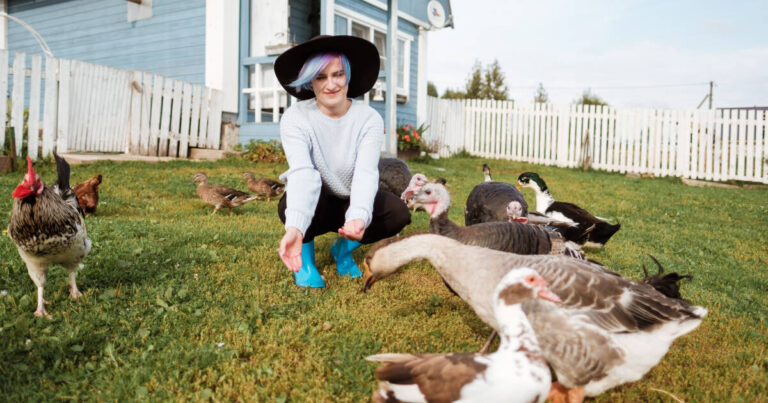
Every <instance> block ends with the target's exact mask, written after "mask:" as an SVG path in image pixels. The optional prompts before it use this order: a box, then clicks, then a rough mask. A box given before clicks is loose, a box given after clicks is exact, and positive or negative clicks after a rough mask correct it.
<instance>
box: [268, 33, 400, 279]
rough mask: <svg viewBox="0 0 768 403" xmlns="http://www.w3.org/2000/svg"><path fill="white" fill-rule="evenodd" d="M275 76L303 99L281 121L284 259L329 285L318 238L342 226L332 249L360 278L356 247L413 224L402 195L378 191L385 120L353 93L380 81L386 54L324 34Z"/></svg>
mask: <svg viewBox="0 0 768 403" xmlns="http://www.w3.org/2000/svg"><path fill="white" fill-rule="evenodd" d="M275 74H276V75H277V78H278V80H279V81H280V84H281V85H282V86H283V88H284V89H285V90H286V91H287V92H288V93H289V94H291V95H293V96H294V97H296V98H298V99H299V100H301V101H300V102H297V103H295V104H294V105H292V106H291V107H290V108H288V110H286V111H285V113H284V114H283V117H282V119H281V121H280V139H281V141H282V143H283V148H284V149H285V156H286V158H287V159H288V167H289V169H288V171H287V172H285V173H284V174H283V175H281V179H282V180H284V181H285V182H286V191H285V194H284V195H283V197H282V199H280V202H279V204H278V215H279V216H280V220H282V221H283V223H284V224H285V235H284V236H283V238H282V240H281V241H280V258H281V259H282V260H283V262H284V263H285V265H286V266H287V267H288V269H290V270H291V271H293V272H294V275H295V280H296V284H297V285H298V286H300V287H324V286H325V282H324V281H323V278H322V277H321V276H320V273H319V272H318V271H317V267H315V245H314V239H315V237H316V236H318V235H322V234H325V233H328V232H332V231H335V232H338V233H339V235H340V237H339V238H338V239H337V240H336V241H335V242H334V243H333V245H332V246H331V254H332V255H333V257H334V259H335V260H336V271H337V273H338V274H339V275H341V276H347V275H348V276H350V277H352V278H354V277H360V276H361V275H362V273H361V272H360V269H359V268H358V267H357V265H356V264H355V261H354V259H353V258H352V251H353V250H355V249H356V248H358V247H359V246H360V245H361V244H368V243H372V242H376V241H378V240H380V239H384V238H387V237H390V236H393V235H395V234H397V233H398V232H400V230H401V229H403V227H405V226H406V225H408V224H409V223H410V222H411V217H410V212H409V210H408V208H407V207H406V205H405V204H404V203H403V202H402V201H401V200H400V199H399V198H398V197H397V196H395V195H394V194H391V193H389V192H379V191H378V184H379V172H378V161H379V154H380V153H381V146H382V141H383V139H384V126H383V120H382V118H381V116H380V115H379V114H378V112H376V111H375V110H374V109H373V108H371V107H370V106H368V105H366V104H365V103H362V102H358V101H355V100H353V99H352V98H355V97H358V96H360V95H363V94H364V93H366V92H367V91H368V90H370V89H371V88H372V87H373V84H374V83H375V82H376V79H377V77H378V74H379V53H378V51H377V50H376V47H375V46H374V45H373V44H372V43H371V42H369V41H367V40H365V39H361V38H356V37H352V36H320V37H316V38H313V39H311V40H309V41H307V42H305V43H303V44H301V45H299V46H295V47H293V48H291V49H289V50H287V51H286V52H284V53H283V54H282V55H280V57H278V58H277V60H276V61H275Z"/></svg>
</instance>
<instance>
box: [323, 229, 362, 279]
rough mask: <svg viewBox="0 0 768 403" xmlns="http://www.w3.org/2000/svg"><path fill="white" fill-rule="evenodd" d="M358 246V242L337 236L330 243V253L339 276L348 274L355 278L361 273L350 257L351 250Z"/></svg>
mask: <svg viewBox="0 0 768 403" xmlns="http://www.w3.org/2000/svg"><path fill="white" fill-rule="evenodd" d="M358 247H360V242H358V241H350V240H349V239H346V238H339V239H337V240H336V242H334V243H333V245H331V255H333V258H334V259H335V260H336V272H337V273H339V275H340V276H346V275H349V276H350V277H352V278H357V277H360V276H362V275H363V273H362V272H361V271H360V269H359V268H358V267H357V264H355V259H353V258H352V251H353V250H355V249H357V248H358Z"/></svg>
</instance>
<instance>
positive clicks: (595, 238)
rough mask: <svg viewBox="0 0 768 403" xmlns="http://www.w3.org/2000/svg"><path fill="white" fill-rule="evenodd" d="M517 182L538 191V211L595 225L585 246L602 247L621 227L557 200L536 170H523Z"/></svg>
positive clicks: (576, 222)
mask: <svg viewBox="0 0 768 403" xmlns="http://www.w3.org/2000/svg"><path fill="white" fill-rule="evenodd" d="M517 184H518V186H519V187H520V188H524V187H527V188H531V189H533V191H534V192H536V211H537V212H539V213H541V214H544V215H546V216H547V217H550V218H552V219H554V220H557V221H563V222H568V223H571V225H572V226H574V227H581V228H586V227H589V226H591V225H594V226H595V229H594V230H593V231H591V232H590V233H589V236H588V240H587V242H586V244H585V245H584V246H585V247H588V248H602V247H603V246H604V245H605V243H606V242H608V240H609V239H611V237H612V236H613V234H615V233H616V232H617V231H618V230H619V229H620V228H621V224H615V225H612V224H609V223H608V222H606V221H605V220H604V219H602V218H599V217H595V216H594V215H592V214H591V213H589V212H588V211H587V210H584V209H583V208H581V207H579V206H577V205H575V204H573V203H567V202H559V201H555V199H554V197H552V194H550V193H549V189H548V188H547V184H546V183H544V180H543V179H541V176H539V175H538V174H537V173H535V172H523V173H522V174H520V176H519V177H518V178H517Z"/></svg>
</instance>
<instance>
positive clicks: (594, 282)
mask: <svg viewBox="0 0 768 403" xmlns="http://www.w3.org/2000/svg"><path fill="white" fill-rule="evenodd" d="M422 259H426V260H428V261H429V262H430V263H431V264H432V266H434V267H435V268H436V269H437V271H438V272H439V273H440V275H441V276H442V278H443V280H444V281H445V282H446V283H447V284H448V285H449V286H450V287H451V288H452V289H453V290H454V291H455V292H456V293H457V294H458V295H459V296H460V297H461V298H462V299H463V300H464V301H466V302H467V303H468V304H469V305H470V306H471V307H472V309H473V310H474V311H475V312H476V313H477V315H478V316H479V317H480V319H482V320H483V322H485V323H487V324H488V325H490V326H491V327H492V328H494V329H496V330H497V331H498V330H501V329H502V326H501V324H500V323H499V322H498V321H497V319H496V316H495V315H494V314H493V307H494V300H493V298H492V296H493V295H494V290H495V289H496V287H497V286H498V284H499V282H500V281H501V279H502V278H503V277H504V275H506V274H507V273H508V272H510V271H512V270H516V269H517V268H520V267H529V268H531V269H533V270H534V271H536V273H538V274H539V275H540V276H541V277H542V278H543V279H544V280H545V281H546V282H547V283H549V288H550V290H551V291H552V292H553V293H554V294H555V295H557V296H558V297H559V298H560V299H561V300H562V303H560V304H554V303H551V302H549V301H543V300H541V299H535V300H528V301H525V302H524V303H523V304H522V308H523V311H524V312H525V314H526V317H527V318H528V321H529V322H530V323H531V325H532V327H533V330H534V332H535V333H536V337H537V338H538V341H539V344H540V345H541V349H542V352H543V355H544V357H545V359H546V360H547V362H548V363H549V364H550V366H551V367H552V368H553V370H554V372H555V374H556V375H557V380H558V383H557V384H554V385H553V389H552V393H551V394H550V395H551V396H552V397H559V398H567V399H568V400H569V401H580V400H582V399H583V397H584V395H585V394H586V396H596V395H598V394H600V393H602V392H604V391H606V390H608V389H610V388H613V387H615V386H618V385H621V384H624V383H627V382H634V381H637V380H639V379H640V378H642V377H643V375H645V374H646V373H647V372H648V371H649V370H650V369H651V368H653V367H654V366H655V365H656V364H658V363H659V361H661V359H662V358H663V357H664V355H665V354H666V353H667V351H668V350H669V347H670V346H671V344H672V343H673V342H674V341H675V339H677V338H678V337H681V336H683V335H685V334H687V333H689V332H691V331H693V330H694V329H696V328H697V327H698V326H699V324H700V323H701V321H702V319H703V318H704V317H705V316H706V314H707V310H706V309H705V308H703V307H700V306H693V305H690V304H688V303H686V302H684V301H682V300H680V299H675V298H669V297H667V296H665V295H663V294H662V293H660V292H659V291H657V290H656V289H654V288H653V287H652V286H651V285H649V284H644V283H638V282H635V281H632V280H630V279H627V278H624V277H622V276H620V275H618V274H616V273H614V272H611V271H609V270H607V269H605V268H604V267H602V266H600V265H597V264H593V263H590V262H587V261H583V260H578V259H571V258H567V257H564V256H546V255H535V256H526V255H517V254H513V253H506V252H501V251H495V250H489V249H487V248H481V247H477V246H471V245H464V244H462V243H461V242H458V241H456V240H453V239H450V238H447V237H444V236H439V235H435V234H417V235H411V236H408V237H404V238H390V239H388V240H384V241H381V242H379V243H378V244H376V245H375V246H374V247H373V248H371V249H370V250H369V252H368V254H367V255H366V257H365V260H364V267H365V286H364V289H363V290H364V291H367V290H368V289H370V287H371V285H373V284H374V283H375V281H377V280H381V279H383V278H386V277H388V276H389V275H391V274H393V273H395V272H397V271H398V269H399V268H400V267H402V266H404V265H406V264H408V263H410V262H412V261H416V260H422Z"/></svg>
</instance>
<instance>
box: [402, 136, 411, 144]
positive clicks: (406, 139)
mask: <svg viewBox="0 0 768 403" xmlns="http://www.w3.org/2000/svg"><path fill="white" fill-rule="evenodd" d="M403 138H404V139H405V141H406V142H408V143H410V142H411V136H409V135H407V134H406V135H405V136H403Z"/></svg>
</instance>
